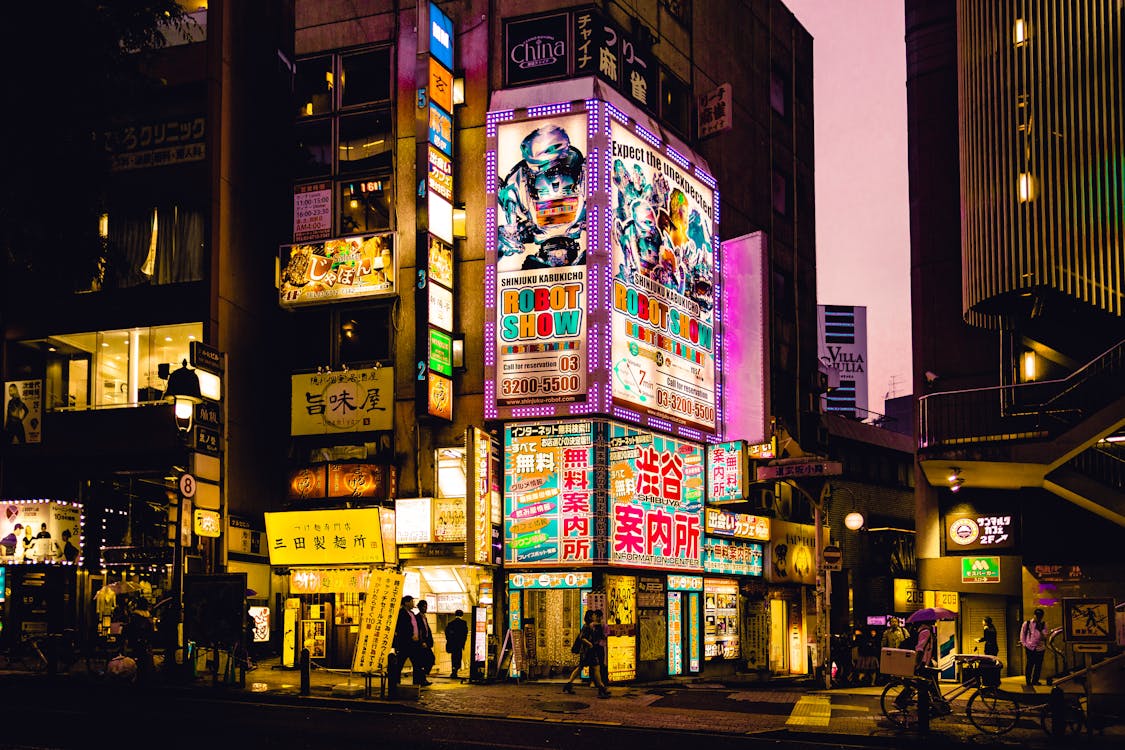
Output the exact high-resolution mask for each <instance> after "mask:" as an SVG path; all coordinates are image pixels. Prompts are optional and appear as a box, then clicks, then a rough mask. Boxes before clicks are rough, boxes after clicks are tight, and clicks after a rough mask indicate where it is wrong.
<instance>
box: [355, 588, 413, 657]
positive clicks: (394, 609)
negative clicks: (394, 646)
mask: <svg viewBox="0 0 1125 750" xmlns="http://www.w3.org/2000/svg"><path fill="white" fill-rule="evenodd" d="M403 580H404V576H403V574H402V573H399V572H397V571H394V570H373V571H371V573H370V575H369V577H368V584H367V598H366V599H364V601H363V612H362V613H361V614H360V618H359V636H358V637H357V638H356V642H355V655H354V656H353V657H352V671H353V672H361V673H362V672H378V671H380V670H382V669H383V666H384V665H385V663H386V661H387V654H389V653H390V651H391V642H392V640H393V639H394V634H395V618H397V617H398V609H399V606H400V605H401V600H402V587H403Z"/></svg>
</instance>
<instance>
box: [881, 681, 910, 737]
mask: <svg viewBox="0 0 1125 750" xmlns="http://www.w3.org/2000/svg"><path fill="white" fill-rule="evenodd" d="M879 706H880V708H882V709H883V715H884V716H886V717H887V718H888V719H890V720H891V723H892V724H894V725H895V726H898V727H902V728H904V729H905V728H906V727H909V726H911V725H914V724H917V723H918V691H917V690H916V689H915V688H914V686H913V685H911V684H910V683H908V682H906V681H904V680H891V681H890V682H888V683H887V686H886V687H885V688H883V694H882V695H881V696H880V697H879Z"/></svg>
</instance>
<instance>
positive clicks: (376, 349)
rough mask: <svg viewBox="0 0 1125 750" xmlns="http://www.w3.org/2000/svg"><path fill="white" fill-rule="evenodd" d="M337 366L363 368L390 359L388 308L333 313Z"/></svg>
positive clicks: (389, 308) (348, 309)
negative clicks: (334, 317)
mask: <svg viewBox="0 0 1125 750" xmlns="http://www.w3.org/2000/svg"><path fill="white" fill-rule="evenodd" d="M336 319H337V323H336V332H337V335H336V343H337V347H336V358H335V359H336V361H335V363H334V364H337V365H348V366H349V367H366V366H370V365H373V364H375V363H376V362H386V361H388V360H390V359H391V357H392V349H391V346H392V345H393V341H394V339H393V337H392V335H391V307H390V306H389V305H378V306H375V307H359V308H344V309H341V310H339V311H337V313H336Z"/></svg>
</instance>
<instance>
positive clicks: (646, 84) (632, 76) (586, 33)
mask: <svg viewBox="0 0 1125 750" xmlns="http://www.w3.org/2000/svg"><path fill="white" fill-rule="evenodd" d="M646 36H647V35H646ZM573 37H574V75H575V76H576V77H577V76H583V75H596V76H598V77H599V78H602V79H604V80H606V81H608V82H610V83H612V84H613V86H614V88H616V89H617V90H618V91H620V92H621V93H622V94H624V95H625V96H626V97H628V98H629V99H630V100H631V101H632V102H633V103H634V104H637V105H639V106H641V107H644V108H645V109H647V110H649V111H655V110H656V108H657V107H656V105H657V100H656V92H657V85H656V80H657V79H656V77H657V73H658V71H657V63H656V59H655V58H654V57H653V56H652V51H651V50H650V49H649V46H648V44H647V43H645V42H642V41H641V39H640V37H633V36H632V35H629V34H626V33H625V32H624V31H622V29H621V27H619V26H618V25H617V24H616V23H614V22H613V21H612V20H610V19H609V18H607V17H605V16H602V14H601V13H600V12H599V11H597V10H596V9H594V8H589V9H584V10H578V11H575V13H574V31H573Z"/></svg>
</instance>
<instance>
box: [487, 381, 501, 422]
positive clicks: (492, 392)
mask: <svg viewBox="0 0 1125 750" xmlns="http://www.w3.org/2000/svg"><path fill="white" fill-rule="evenodd" d="M484 416H485V419H496V417H497V416H498V412H497V410H496V383H495V382H493V381H491V380H486V381H485V382H484Z"/></svg>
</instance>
